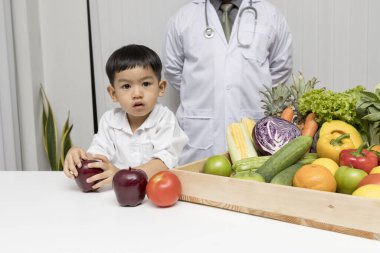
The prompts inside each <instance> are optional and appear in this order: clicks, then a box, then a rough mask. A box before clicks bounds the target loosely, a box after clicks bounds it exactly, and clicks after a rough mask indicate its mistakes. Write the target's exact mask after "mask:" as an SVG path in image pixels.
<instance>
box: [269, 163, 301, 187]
mask: <svg viewBox="0 0 380 253" xmlns="http://www.w3.org/2000/svg"><path fill="white" fill-rule="evenodd" d="M302 166H304V164H303V163H296V164H293V165H291V166H290V167H288V168H286V169H284V170H283V171H281V172H280V173H278V174H277V175H275V176H274V178H272V180H271V181H270V182H271V184H281V185H288V186H292V185H293V177H294V175H295V174H296V172H297V171H298V170H299V169H300V168H301V167H302Z"/></svg>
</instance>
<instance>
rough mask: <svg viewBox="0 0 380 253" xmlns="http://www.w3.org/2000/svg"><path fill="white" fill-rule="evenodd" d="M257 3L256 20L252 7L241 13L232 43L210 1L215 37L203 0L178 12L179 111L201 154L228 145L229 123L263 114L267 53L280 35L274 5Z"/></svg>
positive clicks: (268, 75) (192, 143)
mask: <svg viewBox="0 0 380 253" xmlns="http://www.w3.org/2000/svg"><path fill="white" fill-rule="evenodd" d="M246 6H248V1H242V4H241V6H240V8H239V12H238V16H239V13H240V12H241V10H242V9H243V8H244V7H246ZM253 6H254V7H255V8H256V10H257V13H258V18H257V21H256V23H255V18H254V16H253V15H252V13H249V12H247V13H244V15H243V16H242V18H241V19H240V22H239V18H238V16H237V17H236V19H235V21H234V24H233V27H232V33H231V38H230V41H229V43H228V42H227V40H226V38H225V35H224V32H223V28H222V26H221V23H220V20H219V17H218V15H217V12H216V10H215V8H214V7H213V6H212V5H211V4H210V3H208V5H207V17H208V23H209V27H210V28H212V29H213V31H214V36H213V37H212V38H206V37H205V36H204V31H205V29H206V22H205V9H204V8H205V5H204V1H193V2H192V3H189V4H188V5H186V6H184V7H183V8H182V9H181V10H180V11H179V12H178V13H177V15H176V17H175V21H174V22H175V24H176V29H177V33H178V36H179V39H180V40H181V44H182V50H183V53H184V62H183V71H182V78H181V84H180V97H181V99H180V101H181V102H180V106H179V109H178V111H177V117H178V120H179V123H180V125H181V127H182V128H183V130H184V131H185V132H186V134H187V135H188V137H189V140H190V141H189V144H188V145H189V148H190V149H191V148H192V149H198V150H203V151H201V152H203V155H202V156H203V157H197V158H204V157H208V156H210V155H212V154H218V153H223V152H225V151H226V150H227V148H226V137H225V136H226V129H227V126H228V125H229V124H230V123H232V122H237V121H239V120H240V119H241V118H242V117H251V118H253V119H259V118H261V117H262V116H263V111H262V109H261V106H262V105H261V102H260V100H261V99H262V97H261V95H260V93H259V91H263V90H264V86H263V85H267V86H271V85H272V76H271V73H270V62H269V60H268V55H269V53H270V48H271V45H272V42H273V40H274V36H276V31H275V25H276V24H275V23H273V17H272V16H273V13H276V11H275V10H274V9H273V8H274V7H273V6H272V5H268V4H267V3H265V2H258V3H255V4H254V5H253ZM238 31H239V34H238ZM238 36H239V40H238ZM239 42H243V44H244V45H242V44H241V43H239ZM246 42H249V43H246ZM169 82H170V80H169ZM185 155H186V150H185Z"/></svg>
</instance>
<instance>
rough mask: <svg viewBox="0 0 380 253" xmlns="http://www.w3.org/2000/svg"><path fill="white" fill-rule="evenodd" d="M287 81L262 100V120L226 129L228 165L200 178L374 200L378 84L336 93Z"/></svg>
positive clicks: (379, 190)
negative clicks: (218, 177) (223, 178)
mask: <svg viewBox="0 0 380 253" xmlns="http://www.w3.org/2000/svg"><path fill="white" fill-rule="evenodd" d="M316 84H317V80H316V79H315V78H313V79H311V80H309V81H306V82H305V80H304V78H303V76H302V74H301V75H300V76H299V77H298V78H296V77H295V76H293V83H292V84H291V85H285V84H280V85H278V86H276V87H274V88H272V89H269V88H267V87H266V91H265V92H262V93H263V95H264V97H265V99H264V100H263V101H262V102H263V103H264V106H263V109H264V110H265V115H266V116H265V117H264V118H262V119H260V120H258V121H257V122H254V121H253V120H252V119H249V118H244V119H242V120H241V122H239V123H233V124H231V125H230V126H229V127H228V129H227V144H228V152H229V155H230V158H231V163H230V160H229V159H228V158H227V157H226V156H213V157H210V158H209V159H208V160H207V161H206V163H205V165H204V168H203V172H204V173H209V174H215V175H221V176H231V177H234V178H239V179H249V180H256V181H261V182H267V183H274V184H282V185H287V186H294V187H301V188H307V189H312V190H321V191H329V192H337V193H342V194H352V195H354V196H364V197H369V198H378V199H380V152H379V151H380V144H379V143H380V138H379V134H380V84H379V85H378V86H377V87H376V90H375V92H370V91H366V90H365V89H364V87H362V86H357V87H355V88H353V89H349V90H347V91H344V92H341V93H337V92H333V91H329V90H326V89H315V85H316Z"/></svg>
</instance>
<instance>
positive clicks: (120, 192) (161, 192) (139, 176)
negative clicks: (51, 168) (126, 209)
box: [75, 160, 182, 207]
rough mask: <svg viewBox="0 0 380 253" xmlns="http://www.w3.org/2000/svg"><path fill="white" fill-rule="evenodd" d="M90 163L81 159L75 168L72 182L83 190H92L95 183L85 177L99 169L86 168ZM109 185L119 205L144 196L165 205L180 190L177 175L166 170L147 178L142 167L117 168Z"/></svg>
mask: <svg viewBox="0 0 380 253" xmlns="http://www.w3.org/2000/svg"><path fill="white" fill-rule="evenodd" d="M91 162H95V160H85V161H82V167H81V168H77V170H78V176H77V177H76V178H75V182H76V183H77V185H78V187H79V188H80V189H81V190H82V191H83V192H92V191H96V189H93V188H92V186H93V185H95V184H96V182H92V183H88V182H87V181H86V180H87V179H88V178H90V177H92V176H94V175H96V174H98V173H101V172H103V170H102V169H101V168H89V167H88V164H89V163H91ZM112 186H113V190H114V192H115V195H116V199H117V202H118V203H119V205H120V206H138V205H140V204H141V203H142V202H143V200H144V199H145V195H147V196H148V198H149V200H150V201H151V202H152V203H153V204H155V205H156V206H159V207H169V206H172V205H174V204H175V203H176V202H177V201H178V199H179V197H180V195H181V190H182V186H181V182H180V181H179V179H178V177H177V176H176V175H175V174H173V173H172V172H170V171H160V172H158V173H157V174H155V175H153V176H152V177H151V178H150V179H149V181H148V176H147V174H146V173H145V172H144V171H143V170H140V169H133V168H129V169H121V170H119V171H118V172H117V173H116V174H115V175H114V177H113V181H112Z"/></svg>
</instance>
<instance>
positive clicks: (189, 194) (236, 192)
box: [172, 160, 380, 240]
mask: <svg viewBox="0 0 380 253" xmlns="http://www.w3.org/2000/svg"><path fill="white" fill-rule="evenodd" d="M204 163H205V160H201V161H197V162H194V163H190V164H187V165H184V166H181V167H177V168H175V169H173V170H172V171H173V172H174V173H175V174H176V175H177V176H178V177H179V179H180V180H181V183H182V195H181V200H183V201H187V202H193V203H198V204H203V205H208V206H214V207H219V208H224V209H228V210H233V211H236V212H242V213H247V214H252V215H257V216H261V217H266V218H271V219H276V220H280V221H285V222H289V223H294V224H299V225H303V226H308V227H313V228H319V229H324V230H329V231H335V232H339V233H344V234H349V235H354V236H359V237H365V238H369V239H375V240H380V200H377V199H369V198H364V197H355V196H351V195H345V194H339V193H331V192H322V191H315V190H309V189H302V188H296V187H290V186H283V185H275V184H269V183H261V182H256V181H247V180H241V179H235V178H229V177H222V176H215V175H208V174H204V173H200V171H201V170H202V167H203V164H204Z"/></svg>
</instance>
